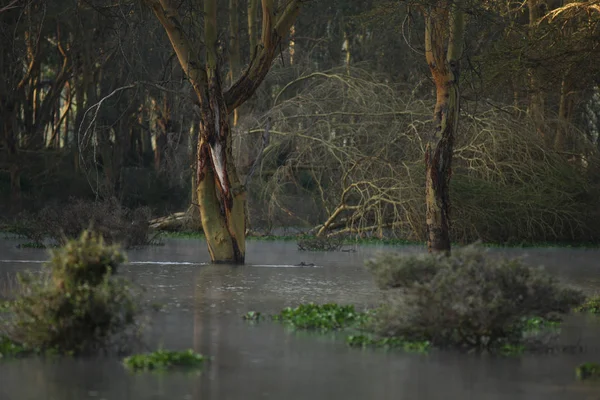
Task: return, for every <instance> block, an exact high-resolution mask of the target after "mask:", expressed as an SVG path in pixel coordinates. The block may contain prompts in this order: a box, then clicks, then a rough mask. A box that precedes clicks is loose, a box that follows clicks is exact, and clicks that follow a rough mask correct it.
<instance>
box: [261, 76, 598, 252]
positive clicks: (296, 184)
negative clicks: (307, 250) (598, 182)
mask: <svg viewBox="0 0 600 400" xmlns="http://www.w3.org/2000/svg"><path fill="white" fill-rule="evenodd" d="M298 87H300V88H299V89H298ZM292 89H293V90H297V94H296V95H294V96H290V97H289V98H287V99H285V97H286V95H288V93H287V92H288V91H291V90H292ZM432 108H433V107H432V106H431V105H430V104H427V103H425V102H422V101H417V100H415V99H414V98H413V97H412V96H411V95H410V92H409V91H407V90H401V89H398V88H395V87H392V86H390V85H389V84H388V83H386V82H385V81H384V80H383V79H381V78H379V77H377V76H372V75H369V74H368V73H366V72H364V71H361V70H353V71H352V72H351V75H347V74H345V73H342V72H338V71H331V72H329V73H314V74H311V75H310V77H303V78H300V79H298V80H297V81H295V82H293V83H291V84H289V85H288V86H286V87H285V88H284V89H283V90H282V91H281V92H280V94H279V95H278V104H276V105H275V107H273V109H272V111H271V112H270V113H269V115H268V117H269V118H271V121H272V128H271V136H272V140H271V143H270V145H269V146H268V147H267V148H266V149H265V150H264V153H263V160H262V163H261V170H260V176H261V178H262V180H261V185H260V186H258V187H255V188H253V192H251V195H252V196H253V197H252V198H251V202H252V201H253V202H255V204H258V205H259V208H261V209H262V210H268V217H267V218H268V219H270V220H272V219H273V218H277V216H278V215H279V216H281V215H287V216H288V217H289V216H293V217H294V218H295V219H296V223H298V222H299V221H300V222H305V223H309V224H312V225H313V226H314V225H319V226H317V228H316V229H315V232H316V233H318V234H319V235H325V234H327V233H329V234H352V235H376V236H378V237H383V236H395V237H401V238H405V239H414V240H423V239H424V233H425V232H424V226H425V223H424V214H425V213H424V202H423V191H424V189H423V188H424V166H423V151H424V150H423V144H422V142H423V138H424V135H426V134H427V132H429V129H428V124H429V122H430V118H431V117H430V116H431V113H430V110H431V109H432ZM462 119H463V123H462V125H461V127H460V132H459V134H458V137H457V139H458V140H457V144H456V151H455V164H454V168H453V178H452V194H451V198H452V199H453V221H454V223H453V227H452V229H453V238H454V240H457V241H459V242H469V241H472V240H476V239H483V240H486V241H497V242H521V241H526V242H531V241H573V240H582V239H584V238H585V239H586V240H589V237H590V234H591V233H592V231H593V230H594V228H593V227H594V224H595V223H594V221H591V220H590V218H589V215H590V214H589V211H590V210H592V209H593V202H592V201H591V199H592V196H591V195H590V194H591V193H592V191H593V190H594V187H592V186H591V183H590V182H589V180H590V179H589V172H590V170H591V168H592V166H595V164H594V163H595V159H596V157H597V156H596V154H595V153H594V152H591V150H590V146H588V145H587V144H586V143H585V141H584V138H583V135H580V136H581V140H580V142H581V143H582V145H581V146H580V147H579V148H578V149H577V151H576V152H574V153H573V157H571V158H570V159H569V158H568V157H566V156H565V154H562V153H557V152H555V151H554V150H552V148H551V147H550V146H548V145H546V144H545V143H544V142H543V141H542V140H541V139H540V137H539V135H538V134H537V132H536V130H535V127H534V125H533V123H532V122H531V121H529V120H526V119H523V118H519V117H516V116H513V114H511V113H510V112H507V111H503V110H498V109H488V110H484V111H483V112H480V113H478V114H475V115H469V114H466V113H464V115H463V116H462ZM257 131H258V130H257ZM576 133H577V132H576ZM578 137H579V136H578ZM593 164H594V165H593ZM257 180H258V179H257ZM299 199H300V200H299ZM300 203H301V204H302V206H301V207H297V205H298V204H300ZM290 210H294V211H295V213H292V212H291V211H290Z"/></svg>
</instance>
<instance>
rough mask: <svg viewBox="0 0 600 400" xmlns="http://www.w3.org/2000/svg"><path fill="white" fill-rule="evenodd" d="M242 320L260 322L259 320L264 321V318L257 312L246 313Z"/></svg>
mask: <svg viewBox="0 0 600 400" xmlns="http://www.w3.org/2000/svg"><path fill="white" fill-rule="evenodd" d="M242 318H243V319H245V320H246V321H260V320H261V319H264V316H263V315H262V313H260V312H258V311H248V312H247V313H246V314H244V315H243V316H242Z"/></svg>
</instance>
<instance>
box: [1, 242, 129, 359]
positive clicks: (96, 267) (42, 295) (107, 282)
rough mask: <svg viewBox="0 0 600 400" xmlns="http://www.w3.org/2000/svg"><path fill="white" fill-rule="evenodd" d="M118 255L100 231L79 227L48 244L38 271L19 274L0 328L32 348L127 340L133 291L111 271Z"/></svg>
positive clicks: (73, 349) (78, 348)
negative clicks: (76, 233)
mask: <svg viewBox="0 0 600 400" xmlns="http://www.w3.org/2000/svg"><path fill="white" fill-rule="evenodd" d="M124 259H125V258H124V256H123V255H122V254H121V253H120V252H119V250H118V249H117V248H116V247H114V246H106V245H105V244H104V241H103V239H102V237H101V236H99V235H96V234H93V233H90V232H88V231H84V233H83V234H82V235H81V236H80V238H79V239H77V240H72V241H70V242H68V243H67V244H66V245H65V246H64V247H62V248H59V249H56V250H53V251H52V257H51V259H50V261H49V262H48V263H47V264H46V265H45V266H44V270H43V271H42V273H41V274H33V273H29V274H25V275H20V277H19V281H20V287H19V293H20V295H19V296H18V297H17V298H16V299H15V300H14V301H11V302H10V303H9V304H8V306H7V311H8V312H7V313H6V314H7V316H6V317H5V318H4V319H3V320H2V321H0V322H2V325H1V330H0V332H3V334H4V335H5V336H6V337H7V338H8V339H10V340H11V341H12V342H14V343H16V344H17V345H20V346H23V347H26V348H30V349H34V350H36V351H37V350H41V351H47V350H54V351H57V352H60V353H70V354H79V353H90V352H95V351H98V350H102V349H108V348H110V347H112V346H119V347H120V346H123V345H127V344H128V341H129V339H131V336H132V335H133V334H134V333H135V328H136V316H137V315H138V312H139V305H138V302H137V300H136V298H137V297H138V296H139V293H138V290H137V289H136V288H134V287H133V286H132V285H131V284H129V283H128V282H126V281H125V280H121V279H117V278H116V277H114V273H115V271H116V270H117V268H118V265H119V264H120V263H121V262H123V261H124ZM123 340H125V341H123Z"/></svg>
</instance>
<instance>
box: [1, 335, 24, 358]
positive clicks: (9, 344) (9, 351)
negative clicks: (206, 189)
mask: <svg viewBox="0 0 600 400" xmlns="http://www.w3.org/2000/svg"><path fill="white" fill-rule="evenodd" d="M26 353H28V350H27V349H26V348H25V347H23V346H21V345H19V344H17V343H15V342H13V341H12V340H10V339H9V338H7V337H6V336H0V359H1V358H5V357H16V356H19V355H21V354H26Z"/></svg>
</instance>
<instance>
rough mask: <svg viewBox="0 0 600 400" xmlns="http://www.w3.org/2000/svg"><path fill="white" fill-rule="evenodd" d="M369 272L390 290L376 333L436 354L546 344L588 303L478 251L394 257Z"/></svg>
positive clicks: (524, 269) (510, 262) (554, 282)
mask: <svg viewBox="0 0 600 400" xmlns="http://www.w3.org/2000/svg"><path fill="white" fill-rule="evenodd" d="M420 268H422V270H420ZM369 269H370V270H371V271H372V272H373V273H374V274H375V277H376V281H377V282H378V284H379V286H380V287H382V288H385V289H389V290H388V297H387V301H386V303H385V304H384V305H383V306H382V307H381V308H380V309H379V310H378V312H377V313H376V314H375V315H374V318H373V319H372V324H373V326H372V328H373V329H374V330H375V332H377V333H379V334H380V335H381V336H384V337H404V338H407V339H408V340H411V341H429V342H430V343H431V344H432V345H434V346H436V347H457V348H461V349H468V350H498V349H502V348H503V347H506V346H509V347H511V346H512V347H514V346H519V345H526V344H527V342H528V341H531V342H534V339H538V338H539V337H538V335H534V334H532V333H534V332H536V331H537V332H541V333H542V332H545V331H546V330H547V329H550V328H553V326H552V324H551V323H550V322H548V321H547V319H552V320H554V319H555V316H556V315H557V314H562V313H566V312H568V311H569V310H570V309H571V308H572V307H573V306H576V305H578V304H580V303H581V302H582V301H583V295H582V293H581V292H579V291H576V290H572V289H567V288H564V287H562V286H561V285H560V284H559V283H558V281H557V280H555V279H553V278H551V277H549V276H547V275H545V274H543V273H542V272H541V271H540V270H539V269H534V268H531V267H528V266H526V265H524V264H523V263H522V262H521V261H520V260H508V259H503V258H497V257H491V256H489V255H488V254H486V252H485V251H483V250H482V249H479V248H476V247H468V248H465V249H460V250H457V251H455V252H454V253H453V254H452V256H448V257H445V256H435V255H426V256H421V255H414V256H406V257H402V256H389V255H388V256H385V257H383V258H380V259H379V260H376V261H374V262H372V263H370V265H369ZM532 316H535V317H534V318H532ZM538 317H539V318H538ZM550 317H552V318H550ZM540 336H541V335H540ZM536 345H539V343H537V342H536Z"/></svg>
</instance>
